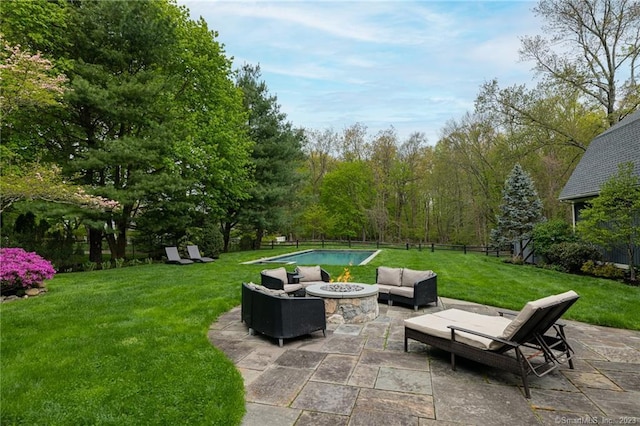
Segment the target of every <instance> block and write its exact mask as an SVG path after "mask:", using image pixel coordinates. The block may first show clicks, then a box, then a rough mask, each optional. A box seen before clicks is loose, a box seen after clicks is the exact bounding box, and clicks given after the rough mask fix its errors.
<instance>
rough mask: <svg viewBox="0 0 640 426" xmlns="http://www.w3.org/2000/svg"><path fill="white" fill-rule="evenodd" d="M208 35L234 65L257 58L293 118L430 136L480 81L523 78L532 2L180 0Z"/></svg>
mask: <svg viewBox="0 0 640 426" xmlns="http://www.w3.org/2000/svg"><path fill="white" fill-rule="evenodd" d="M179 4H180V5H185V6H187V8H188V9H189V10H190V11H191V17H192V18H194V19H197V18H198V17H200V16H202V17H203V18H204V19H205V20H206V22H207V24H208V25H209V29H211V30H215V31H217V32H218V34H219V36H218V41H219V42H221V43H223V44H224V46H225V51H226V54H227V56H229V57H233V61H234V62H233V63H234V68H239V67H241V66H242V64H244V63H250V64H254V65H256V64H259V65H260V68H261V71H262V77H263V79H264V81H265V82H266V84H267V86H268V88H269V91H270V93H271V94H273V95H276V96H277V97H278V103H279V104H280V106H281V110H282V111H283V112H284V113H286V114H287V118H288V120H289V121H290V122H291V123H292V124H293V125H294V126H295V127H304V128H308V129H317V130H323V129H326V128H332V129H334V130H335V131H337V132H342V130H343V129H344V128H345V127H348V126H350V125H352V124H355V123H362V124H364V125H365V126H366V127H367V129H368V131H369V134H370V135H371V136H373V135H375V134H376V133H377V132H378V131H380V130H384V129H388V128H390V127H391V126H393V127H394V128H395V129H396V131H397V134H398V136H399V138H400V140H401V141H403V140H404V139H406V138H407V137H408V136H409V135H410V134H411V133H413V132H423V133H424V134H425V135H426V136H427V138H428V142H429V143H430V144H435V143H436V142H437V140H438V138H439V137H440V132H441V129H442V128H443V127H444V126H445V124H446V122H447V121H448V120H452V119H454V120H458V119H460V118H461V117H462V116H463V115H464V114H465V113H466V112H472V111H473V102H474V100H475V97H476V95H477V94H478V91H479V88H480V86H481V84H482V83H484V82H485V81H489V80H492V79H494V78H497V79H498V81H499V83H500V85H501V86H507V85H512V84H521V83H523V84H527V85H532V84H533V79H534V76H535V74H534V72H533V71H532V70H531V69H532V67H533V64H532V63H527V62H520V61H519V57H518V49H519V47H520V38H521V37H522V36H525V35H529V36H530V35H536V34H540V33H541V21H540V20H539V18H537V17H536V16H534V14H533V12H532V11H531V9H532V8H533V7H534V6H535V2H530V1H402V0H399V1H338V2H333V1H253V2H249V1H242V0H236V1H212V0H198V1H193V0H191V1H189V0H179Z"/></svg>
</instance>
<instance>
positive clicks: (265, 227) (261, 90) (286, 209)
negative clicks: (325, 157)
mask: <svg viewBox="0 0 640 426" xmlns="http://www.w3.org/2000/svg"><path fill="white" fill-rule="evenodd" d="M237 85H238V87H239V88H240V89H241V90H242V92H243V93H244V106H245V108H246V110H247V113H248V116H247V118H248V121H247V123H246V124H247V133H248V135H249V138H250V139H251V140H252V142H253V143H254V144H255V145H254V149H253V155H252V159H251V162H252V163H253V164H252V171H253V177H254V179H255V186H253V187H252V188H251V189H250V191H249V192H250V198H249V199H248V200H247V201H246V202H243V203H241V205H240V204H238V205H237V206H233V208H232V209H230V210H229V211H228V213H227V215H226V216H225V219H224V222H223V223H222V229H223V236H224V239H225V249H226V247H227V245H228V241H229V236H230V232H231V229H232V228H233V227H234V226H235V225H237V224H239V225H241V226H242V227H243V228H244V229H245V230H246V231H247V232H249V233H251V234H252V238H255V242H256V246H255V248H259V247H260V243H261V241H262V237H263V236H264V234H265V232H267V231H272V232H273V231H283V230H284V229H285V228H286V227H287V225H288V223H289V222H290V221H291V219H292V217H291V212H292V211H297V210H298V209H297V208H294V207H293V203H296V202H297V200H296V197H295V196H293V194H295V192H296V190H297V189H298V186H299V183H300V179H301V175H300V173H299V168H300V167H301V165H302V160H303V159H304V156H303V153H302V141H303V137H304V135H303V133H302V131H299V130H297V129H294V128H293V127H292V125H291V123H289V122H287V121H286V118H287V116H286V114H284V113H283V112H281V111H280V105H278V99H277V97H276V96H274V95H271V94H269V90H268V88H267V85H266V83H265V82H264V81H262V80H261V74H260V67H259V66H252V65H248V64H245V65H244V66H243V67H242V69H240V70H239V72H238V78H237Z"/></svg>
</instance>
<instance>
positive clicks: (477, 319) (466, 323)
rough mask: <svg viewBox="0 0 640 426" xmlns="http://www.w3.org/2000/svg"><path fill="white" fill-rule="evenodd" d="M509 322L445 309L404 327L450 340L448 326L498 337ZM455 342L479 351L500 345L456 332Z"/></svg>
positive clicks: (420, 317)
mask: <svg viewBox="0 0 640 426" xmlns="http://www.w3.org/2000/svg"><path fill="white" fill-rule="evenodd" d="M510 322H511V321H510V320H509V319H507V318H504V317H500V316H491V315H481V314H476V313H474V312H467V311H461V310H459V309H447V310H445V311H440V312H436V313H433V314H427V315H420V316H417V317H413V318H409V319H407V320H405V321H404V325H405V327H407V328H410V329H412V330H416V331H419V332H421V333H425V334H429V335H431V336H436V337H441V338H443V339H451V329H450V328H449V327H448V326H449V325H455V326H458V327H462V328H466V329H469V330H474V331H478V332H480V333H483V334H487V335H489V336H500V335H501V334H502V332H503V330H504V329H505V328H506V327H507V326H508V325H509V324H510ZM456 341H458V342H461V343H464V344H467V345H470V346H474V347H476V348H480V349H490V350H494V349H498V348H499V347H501V346H502V343H498V342H495V341H493V340H491V339H487V338H485V337H480V336H476V335H474V334H471V333H465V332H461V331H456Z"/></svg>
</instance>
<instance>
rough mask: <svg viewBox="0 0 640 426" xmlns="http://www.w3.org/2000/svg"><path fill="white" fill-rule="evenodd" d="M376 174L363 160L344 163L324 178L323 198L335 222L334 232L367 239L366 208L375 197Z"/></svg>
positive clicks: (369, 206)
mask: <svg viewBox="0 0 640 426" xmlns="http://www.w3.org/2000/svg"><path fill="white" fill-rule="evenodd" d="M374 192H375V191H374V186H373V174H372V172H371V168H370V167H369V165H368V164H367V163H365V162H363V161H349V162H343V163H341V164H340V165H339V166H338V167H337V168H336V169H335V170H333V171H332V172H330V173H328V174H327V176H325V178H324V180H323V182H322V188H321V195H320V199H321V202H322V205H323V207H324V209H325V211H326V212H327V213H328V214H329V217H330V223H331V224H332V226H333V229H332V235H333V236H336V237H348V238H354V237H357V236H358V235H360V236H361V238H362V240H363V241H364V240H366V237H367V229H368V225H369V221H368V220H367V216H366V213H365V212H366V211H367V210H370V209H371V207H372V204H373V200H374Z"/></svg>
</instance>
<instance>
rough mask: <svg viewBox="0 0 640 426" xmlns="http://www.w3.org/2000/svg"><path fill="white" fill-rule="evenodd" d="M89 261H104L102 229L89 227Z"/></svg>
mask: <svg viewBox="0 0 640 426" xmlns="http://www.w3.org/2000/svg"><path fill="white" fill-rule="evenodd" d="M89 262H94V263H102V229H95V228H89Z"/></svg>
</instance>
